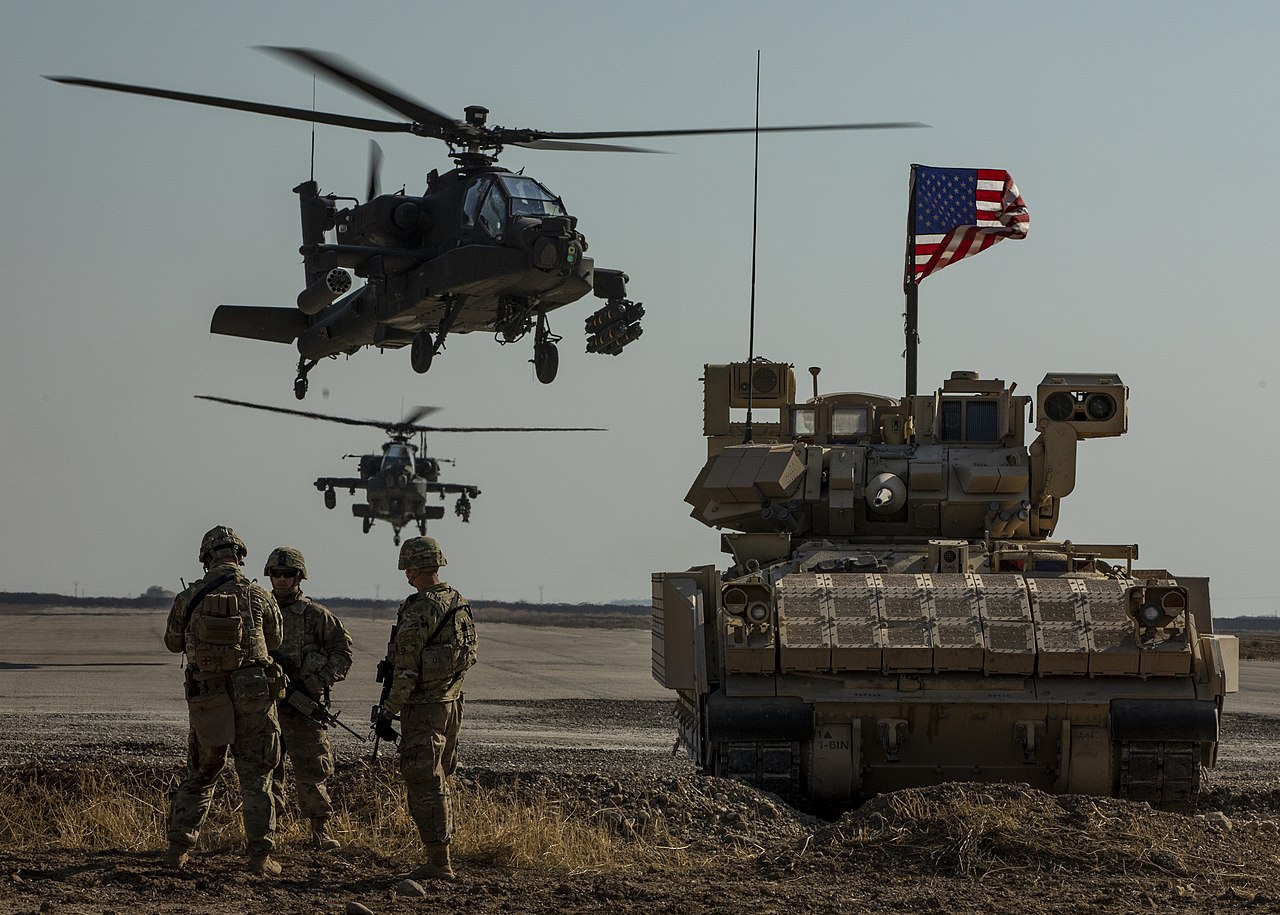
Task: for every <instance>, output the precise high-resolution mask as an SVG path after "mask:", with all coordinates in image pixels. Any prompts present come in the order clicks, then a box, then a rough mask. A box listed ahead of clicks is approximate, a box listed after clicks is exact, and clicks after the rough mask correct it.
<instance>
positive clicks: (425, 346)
mask: <svg viewBox="0 0 1280 915" xmlns="http://www.w3.org/2000/svg"><path fill="white" fill-rule="evenodd" d="M435 354H436V344H435V341H434V340H432V339H431V334H429V333H427V332H426V331H425V330H423V331H419V332H418V333H416V334H414V337H413V343H411V344H409V364H410V365H411V366H413V370H414V371H415V372H417V373H418V374H419V375H424V374H426V371H427V369H429V368H431V360H432V358H433V357H434V356H435Z"/></svg>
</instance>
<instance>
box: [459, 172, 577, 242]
mask: <svg viewBox="0 0 1280 915" xmlns="http://www.w3.org/2000/svg"><path fill="white" fill-rule="evenodd" d="M566 215H568V214H567V213H566V212H565V209H564V204H562V203H561V202H560V198H559V197H557V196H555V195H554V194H552V193H551V192H550V191H549V190H547V189H546V187H544V186H543V185H542V184H540V183H539V182H538V181H535V180H534V179H533V178H528V177H526V176H524V175H511V174H498V175H493V176H492V177H488V178H482V179H480V180H479V181H476V182H475V183H473V184H472V185H471V186H470V187H469V188H467V193H466V196H465V197H464V198H463V201H462V224H463V225H464V226H468V227H477V228H480V229H482V230H483V231H484V232H485V233H487V234H488V235H490V236H492V237H493V238H501V237H502V234H503V232H504V231H505V230H506V226H507V220H508V219H510V218H512V217H515V216H566Z"/></svg>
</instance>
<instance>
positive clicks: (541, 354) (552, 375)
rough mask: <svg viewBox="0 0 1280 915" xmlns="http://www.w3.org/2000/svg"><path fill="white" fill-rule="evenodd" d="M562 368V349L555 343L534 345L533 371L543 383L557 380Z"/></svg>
mask: <svg viewBox="0 0 1280 915" xmlns="http://www.w3.org/2000/svg"><path fill="white" fill-rule="evenodd" d="M559 369H560V351H559V350H558V349H556V345H555V344H554V343H545V342H544V343H537V344H534V347H533V373H534V374H535V375H537V376H538V380H539V381H541V382H542V383H543V384H551V382H553V381H555V380H556V372H557V371H559Z"/></svg>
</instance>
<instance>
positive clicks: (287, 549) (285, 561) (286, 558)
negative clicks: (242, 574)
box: [262, 546, 307, 578]
mask: <svg viewBox="0 0 1280 915" xmlns="http://www.w3.org/2000/svg"><path fill="white" fill-rule="evenodd" d="M272 569H293V570H294V571H296V572H298V573H299V576H300V578H306V577H307V561H306V560H305V559H303V558H302V551H301V550H295V549H294V548H293V547H291V546H278V547H276V548H275V549H274V550H272V551H271V555H269V556H268V557H267V564H266V565H264V566H263V567H262V574H263V575H270V574H271V570H272Z"/></svg>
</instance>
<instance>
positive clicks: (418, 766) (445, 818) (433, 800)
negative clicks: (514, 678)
mask: <svg viewBox="0 0 1280 915" xmlns="http://www.w3.org/2000/svg"><path fill="white" fill-rule="evenodd" d="M423 541H425V542H429V543H430V545H431V547H432V548H433V549H434V550H435V555H436V556H439V548H438V547H437V546H436V545H435V541H434V540H432V539H431V538H430V537H415V538H413V539H412V540H409V541H406V542H405V546H404V548H402V552H401V566H400V567H401V568H402V569H403V568H407V567H413V565H412V560H410V565H409V566H406V564H405V562H406V559H405V557H406V554H407V555H409V556H410V557H412V556H413V552H414V547H415V545H416V544H417V543H418V542H423ZM439 564H440V565H443V564H444V557H443V556H439ZM388 652H389V657H390V659H391V661H392V663H393V665H394V671H395V672H394V674H393V680H392V685H391V691H390V693H389V694H388V696H387V699H386V701H385V702H384V703H383V708H384V709H386V711H387V712H389V713H391V714H396V713H399V714H400V720H401V738H400V773H401V775H403V776H404V783H405V789H406V791H407V794H408V797H409V815H410V816H412V817H413V821H414V823H415V824H416V825H417V827H418V834H419V835H420V836H421V838H422V841H423V843H424V844H425V845H427V846H428V847H432V846H440V845H446V846H447V844H448V843H449V842H450V841H451V840H452V839H453V805H452V802H451V799H450V793H449V785H448V782H447V778H448V776H450V775H452V774H453V772H454V769H456V768H457V765H458V731H459V729H460V728H461V727H462V680H463V677H464V676H465V675H466V671H467V669H468V668H469V667H471V666H472V665H473V664H475V662H476V629H475V623H474V621H473V619H472V616H471V606H470V605H469V604H468V603H467V601H466V599H465V598H463V596H462V595H461V594H459V593H458V592H457V591H455V590H454V589H453V588H451V587H449V586H448V585H447V584H445V583H444V582H441V583H439V584H437V585H434V586H432V587H430V588H428V589H427V590H425V591H423V592H421V593H419V594H414V595H412V596H411V597H409V598H408V599H407V600H405V602H404V603H403V604H401V605H400V610H399V613H398V614H397V617H396V628H395V634H394V636H393V638H392V640H391V644H390V645H389V646H388ZM446 866H447V865H446Z"/></svg>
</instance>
